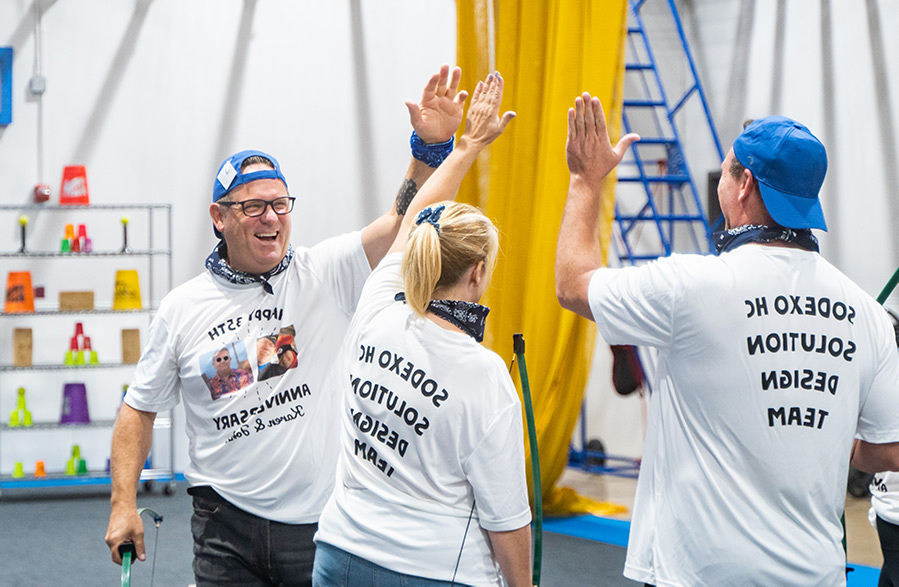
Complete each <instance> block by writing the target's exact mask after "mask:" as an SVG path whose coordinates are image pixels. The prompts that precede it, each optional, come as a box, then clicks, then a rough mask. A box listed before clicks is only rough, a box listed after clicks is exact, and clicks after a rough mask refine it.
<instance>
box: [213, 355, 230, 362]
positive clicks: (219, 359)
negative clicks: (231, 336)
mask: <svg viewBox="0 0 899 587" xmlns="http://www.w3.org/2000/svg"><path fill="white" fill-rule="evenodd" d="M230 360H231V357H228V356H225V357H216V358H215V362H216V363H221V362H222V361H230Z"/></svg>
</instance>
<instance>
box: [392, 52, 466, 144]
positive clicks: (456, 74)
mask: <svg viewBox="0 0 899 587" xmlns="http://www.w3.org/2000/svg"><path fill="white" fill-rule="evenodd" d="M461 78H462V70H461V69H460V68H458V67H455V68H453V70H452V73H450V67H449V65H443V66H441V68H440V72H439V73H435V74H434V75H432V76H431V79H430V80H428V84H427V85H426V86H425V89H424V92H422V95H421V102H419V103H418V104H416V103H415V102H411V101H406V108H408V109H409V120H410V121H411V122H412V128H413V129H414V130H415V133H416V134H417V135H418V136H419V138H420V139H421V140H422V141H424V142H426V143H444V142H446V141H448V140H450V139H451V138H452V136H453V135H454V134H455V133H456V129H458V128H459V124H460V123H461V122H462V107H463V105H464V104H465V99H466V98H467V97H468V92H466V91H461V92H459V91H458V90H459V80H460V79H461Z"/></svg>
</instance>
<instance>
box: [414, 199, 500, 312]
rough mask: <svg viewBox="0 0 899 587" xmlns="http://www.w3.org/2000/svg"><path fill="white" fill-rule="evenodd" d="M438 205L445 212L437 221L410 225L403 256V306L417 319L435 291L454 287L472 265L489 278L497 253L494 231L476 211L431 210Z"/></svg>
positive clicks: (453, 206)
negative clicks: (480, 264) (405, 305)
mask: <svg viewBox="0 0 899 587" xmlns="http://www.w3.org/2000/svg"><path fill="white" fill-rule="evenodd" d="M439 205H443V206H445V209H444V210H443V212H442V213H441V214H440V217H439V219H438V220H437V221H435V222H431V221H430V220H429V221H427V222H422V223H421V224H413V225H412V228H411V229H410V233H409V240H408V242H407V243H406V251H405V254H404V255H403V264H402V273H403V281H404V282H405V288H406V302H407V303H408V304H409V306H410V307H411V308H412V309H413V310H414V311H415V313H416V314H418V315H420V316H424V315H425V312H427V309H428V303H429V302H430V301H431V300H432V299H433V295H434V290H435V289H437V288H439V287H447V286H451V285H453V284H455V283H456V282H458V281H459V279H461V278H462V275H463V274H464V273H465V271H466V270H467V269H468V268H469V267H471V266H472V265H476V264H478V263H480V262H484V264H485V266H486V268H487V275H488V277H489V275H491V274H492V273H493V267H494V265H495V264H496V254H497V251H498V249H499V236H498V234H497V230H496V227H495V226H494V225H493V223H492V222H490V220H489V219H488V218H487V217H486V216H484V215H483V214H482V213H481V211H480V210H478V209H477V208H475V207H474V206H469V205H468V204H462V203H459V202H441V203H440V204H435V205H434V206H432V207H431V209H436V208H437V207H438V206H439ZM426 210H427V209H426Z"/></svg>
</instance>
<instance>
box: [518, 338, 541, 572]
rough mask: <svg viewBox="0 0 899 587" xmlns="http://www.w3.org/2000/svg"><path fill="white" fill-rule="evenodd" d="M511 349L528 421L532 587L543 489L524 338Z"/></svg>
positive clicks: (538, 558)
mask: <svg viewBox="0 0 899 587" xmlns="http://www.w3.org/2000/svg"><path fill="white" fill-rule="evenodd" d="M512 347H513V349H514V351H515V357H516V358H517V359H518V374H519V375H520V376H521V395H522V397H523V398H524V413H525V415H526V416H527V419H528V438H529V439H530V443H531V475H532V477H533V479H534V575H533V579H534V582H533V584H534V585H538V586H539V585H540V570H541V567H542V565H543V488H542V487H541V483H540V456H539V454H538V451H537V425H536V424H535V422H534V406H533V404H532V403H531V386H530V383H528V368H527V365H526V364H525V362H524V336H522V335H521V334H514V335H512Z"/></svg>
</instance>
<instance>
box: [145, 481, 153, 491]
mask: <svg viewBox="0 0 899 587" xmlns="http://www.w3.org/2000/svg"><path fill="white" fill-rule="evenodd" d="M144 492H146V493H153V482H152V481H144Z"/></svg>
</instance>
